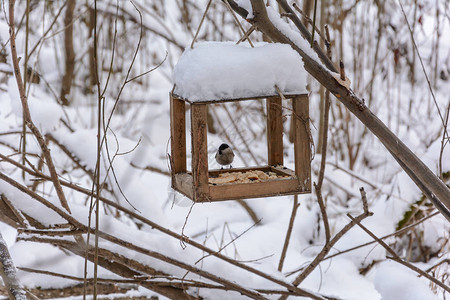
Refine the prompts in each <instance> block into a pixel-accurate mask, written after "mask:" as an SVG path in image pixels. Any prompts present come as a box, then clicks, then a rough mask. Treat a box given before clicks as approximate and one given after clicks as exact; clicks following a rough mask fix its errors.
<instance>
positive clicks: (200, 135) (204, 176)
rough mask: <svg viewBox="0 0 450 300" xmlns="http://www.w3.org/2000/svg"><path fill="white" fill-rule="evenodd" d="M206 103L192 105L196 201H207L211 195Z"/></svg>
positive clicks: (193, 167)
mask: <svg viewBox="0 0 450 300" xmlns="http://www.w3.org/2000/svg"><path fill="white" fill-rule="evenodd" d="M206 108H207V107H206V104H192V105H191V142H192V148H191V153H192V177H193V183H194V199H193V200H194V201H205V200H204V199H207V198H208V195H209V183H208V147H207V146H208V141H207V125H206V117H207V111H206Z"/></svg>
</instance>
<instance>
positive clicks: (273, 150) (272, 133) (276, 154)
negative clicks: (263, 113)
mask: <svg viewBox="0 0 450 300" xmlns="http://www.w3.org/2000/svg"><path fill="white" fill-rule="evenodd" d="M281 103H282V102H281V98H280V97H269V98H267V100H266V105H267V162H268V165H269V166H277V165H283V119H282V106H281Z"/></svg>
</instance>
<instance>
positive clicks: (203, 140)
mask: <svg viewBox="0 0 450 300" xmlns="http://www.w3.org/2000/svg"><path fill="white" fill-rule="evenodd" d="M263 98H266V99H267V100H266V105H267V147H268V165H266V166H258V167H249V168H233V169H226V170H211V171H210V170H208V149H207V105H208V104H212V103H221V102H233V101H242V100H249V99H246V98H245V99H242V98H240V99H229V100H219V101H218V100H213V101H189V100H188V99H183V98H182V97H179V96H177V95H175V94H173V93H170V127H171V169H172V188H174V189H175V190H177V191H179V192H181V193H182V194H184V195H185V196H187V197H189V198H190V199H192V200H193V201H195V202H208V201H222V200H233V199H245V198H258V197H271V196H281V195H292V194H306V193H311V148H310V129H309V97H308V95H307V94H299V95H285V98H290V99H292V114H293V117H292V122H294V124H293V125H294V126H293V129H294V132H293V142H294V158H295V170H290V169H288V168H286V167H284V166H283V116H282V98H281V97H279V96H262V97H254V98H250V99H263ZM186 103H188V104H190V106H191V107H190V108H191V109H190V112H191V143H192V148H191V154H192V172H188V171H187V168H186V165H187V163H186V161H187V160H186V117H185V116H186V114H185V112H186ZM253 170H260V171H263V172H266V171H271V172H274V173H276V174H277V175H281V176H283V177H279V178H276V179H268V180H264V181H256V182H250V183H224V184H210V183H209V181H208V179H209V177H211V176H218V175H219V174H221V173H228V172H247V171H253Z"/></svg>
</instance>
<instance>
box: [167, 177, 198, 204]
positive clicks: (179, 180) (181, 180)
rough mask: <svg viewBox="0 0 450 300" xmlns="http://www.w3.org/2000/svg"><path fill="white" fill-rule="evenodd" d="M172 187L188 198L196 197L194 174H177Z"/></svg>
mask: <svg viewBox="0 0 450 300" xmlns="http://www.w3.org/2000/svg"><path fill="white" fill-rule="evenodd" d="M172 186H173V188H174V189H175V190H177V191H178V192H180V193H182V194H183V195H185V196H186V197H188V198H190V199H193V197H194V183H193V181H192V174H189V173H177V174H175V175H174V176H173V180H172Z"/></svg>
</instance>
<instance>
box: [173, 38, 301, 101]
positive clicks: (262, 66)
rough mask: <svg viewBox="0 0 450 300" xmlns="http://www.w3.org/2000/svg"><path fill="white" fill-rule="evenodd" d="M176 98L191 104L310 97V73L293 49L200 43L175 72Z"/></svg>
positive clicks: (226, 43)
mask: <svg viewBox="0 0 450 300" xmlns="http://www.w3.org/2000/svg"><path fill="white" fill-rule="evenodd" d="M173 81H174V84H175V90H174V94H175V95H177V96H179V97H182V98H184V99H188V100H189V101H191V102H209V101H215V100H217V101H220V100H228V99H238V98H252V97H260V96H274V95H278V93H277V90H276V89H275V85H276V86H277V87H278V88H279V89H280V90H281V91H282V92H283V94H285V95H297V94H304V93H306V92H307V91H306V71H305V69H304V67H303V61H302V58H301V57H300V55H299V54H298V53H297V52H295V51H294V50H293V49H292V48H291V46H289V45H286V44H278V43H271V44H269V43H256V44H255V47H254V48H251V47H250V46H247V45H242V44H240V45H236V44H235V43H233V42H202V43H196V44H195V47H194V49H191V48H187V49H186V50H185V51H184V53H183V54H182V56H181V57H180V60H179V61H178V63H177V65H176V66H175V68H174V71H173Z"/></svg>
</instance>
